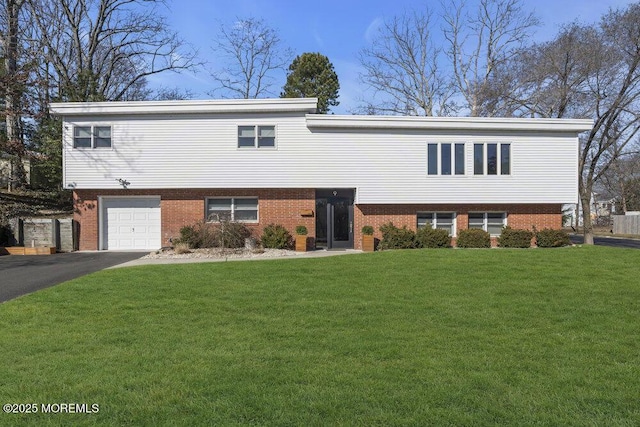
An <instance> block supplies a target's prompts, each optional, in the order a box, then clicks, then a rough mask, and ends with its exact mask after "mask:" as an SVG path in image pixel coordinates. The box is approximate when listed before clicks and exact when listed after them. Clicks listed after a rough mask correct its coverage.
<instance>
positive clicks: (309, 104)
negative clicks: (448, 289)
mask: <svg viewBox="0 0 640 427" xmlns="http://www.w3.org/2000/svg"><path fill="white" fill-rule="evenodd" d="M316 102H317V100H316V99H255V100H206V101H149V102H146V101H145V102H88V103H55V104H52V105H51V112H52V113H54V114H56V115H58V116H60V117H62V119H63V129H62V132H63V145H64V147H63V166H64V167H63V170H64V187H65V188H68V189H72V190H73V192H74V201H75V207H76V213H75V219H76V220H77V221H78V222H79V226H80V229H79V235H80V244H79V246H80V249H81V250H95V249H101V250H102V249H109V250H122V249H150V250H151V249H157V248H160V247H161V246H167V245H169V239H171V238H176V237H177V236H178V235H179V230H180V228H181V227H182V226H184V225H187V224H193V223H195V222H197V221H202V220H211V221H215V220H217V219H218V218H221V217H228V218H231V219H233V220H234V221H242V222H245V223H246V224H247V225H248V226H249V227H250V228H251V229H252V230H254V233H255V234H256V236H260V234H261V232H262V229H263V228H264V227H265V226H266V225H268V224H272V223H274V224H281V225H284V226H285V227H286V228H287V229H289V230H290V231H291V232H292V233H293V230H294V229H295V226H296V225H305V226H306V227H307V228H308V230H309V236H310V237H312V238H313V240H314V241H315V244H316V246H317V247H327V248H359V247H360V240H361V239H360V235H361V234H360V232H361V228H362V226H364V225H371V226H373V227H374V228H375V229H376V233H378V228H379V227H380V225H382V224H384V223H387V222H389V221H392V222H393V223H394V224H395V225H398V226H402V225H406V226H408V227H409V228H411V229H416V228H418V227H423V226H432V227H438V228H445V229H447V230H449V232H450V234H451V235H452V236H453V237H455V236H456V235H457V233H458V230H462V229H466V228H482V229H484V230H486V231H488V232H489V233H491V234H492V235H499V234H500V230H501V229H502V227H503V226H505V225H510V226H512V227H514V228H526V229H531V228H532V227H533V226H535V227H537V228H538V229H542V228H559V227H561V225H562V224H561V221H562V204H564V203H575V202H576V200H577V195H578V134H579V133H581V132H584V131H588V130H590V129H591V127H592V122H591V121H590V120H563V119H520V118H471V117H455V118H454V117H402V116H357V115H354V116H337V115H319V114H315V111H316ZM378 237H380V236H379V235H378Z"/></svg>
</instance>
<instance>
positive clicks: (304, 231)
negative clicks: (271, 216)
mask: <svg viewBox="0 0 640 427" xmlns="http://www.w3.org/2000/svg"><path fill="white" fill-rule="evenodd" d="M296 234H297V235H298V236H306V235H307V234H308V231H307V227H305V226H304V225H298V226H296Z"/></svg>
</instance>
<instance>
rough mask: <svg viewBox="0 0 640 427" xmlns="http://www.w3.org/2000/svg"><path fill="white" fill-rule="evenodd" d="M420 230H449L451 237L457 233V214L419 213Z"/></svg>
mask: <svg viewBox="0 0 640 427" xmlns="http://www.w3.org/2000/svg"><path fill="white" fill-rule="evenodd" d="M417 216H418V228H422V227H427V226H429V227H431V228H442V229H443V230H447V231H448V232H449V235H450V236H454V235H455V232H456V227H455V223H456V214H455V213H453V212H418V215H417Z"/></svg>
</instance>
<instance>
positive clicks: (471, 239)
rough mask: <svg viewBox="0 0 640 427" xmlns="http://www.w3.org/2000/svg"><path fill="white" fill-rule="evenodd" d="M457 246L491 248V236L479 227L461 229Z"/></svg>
mask: <svg viewBox="0 0 640 427" xmlns="http://www.w3.org/2000/svg"><path fill="white" fill-rule="evenodd" d="M456 246H457V247H459V248H490V247H491V236H490V235H489V233H487V232H486V231H484V230H480V229H479V228H470V229H468V230H461V231H460V233H459V234H458V240H457V241H456Z"/></svg>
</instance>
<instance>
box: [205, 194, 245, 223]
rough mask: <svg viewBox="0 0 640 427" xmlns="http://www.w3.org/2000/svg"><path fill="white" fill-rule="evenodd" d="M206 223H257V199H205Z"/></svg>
mask: <svg viewBox="0 0 640 427" xmlns="http://www.w3.org/2000/svg"><path fill="white" fill-rule="evenodd" d="M207 221H214V222H218V221H239V222H258V198H257V197H242V198H241V197H234V198H215V199H207Z"/></svg>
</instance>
